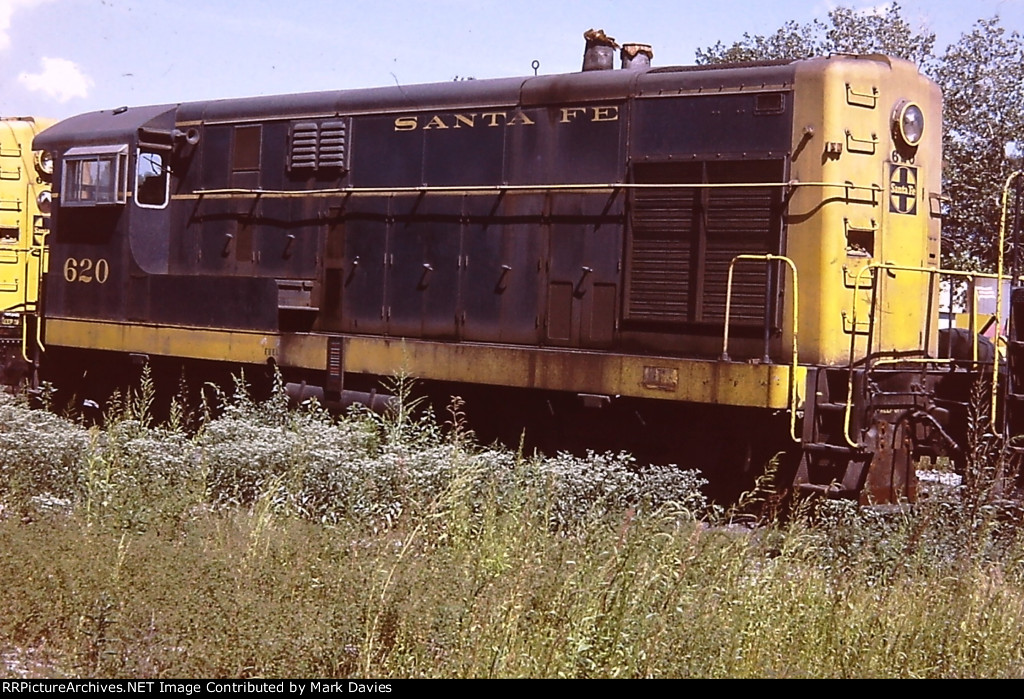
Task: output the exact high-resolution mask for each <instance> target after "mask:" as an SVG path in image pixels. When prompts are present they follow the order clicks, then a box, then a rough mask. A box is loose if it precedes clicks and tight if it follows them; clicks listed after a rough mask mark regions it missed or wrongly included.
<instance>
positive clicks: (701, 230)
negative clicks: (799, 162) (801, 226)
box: [624, 161, 781, 326]
mask: <svg viewBox="0 0 1024 699" xmlns="http://www.w3.org/2000/svg"><path fill="white" fill-rule="evenodd" d="M698 166H699V164H698ZM699 167H703V168H704V169H703V174H702V173H701V171H700V170H697V169H696V167H695V166H692V165H686V166H682V165H680V166H676V165H669V166H665V165H653V166H648V167H646V168H637V170H636V174H637V179H638V181H639V182H640V183H641V184H644V183H648V184H672V183H684V182H694V181H695V180H696V181H700V179H699V178H703V180H704V181H705V182H709V183H711V184H715V183H716V182H722V180H725V181H726V182H749V181H754V182H756V181H761V182H766V181H776V180H777V179H778V178H779V177H780V175H779V174H778V173H779V170H780V169H781V166H780V165H779V164H777V163H772V162H770V161H766V162H763V163H757V162H743V163H715V164H704V165H703V166H699ZM747 178H749V179H747ZM779 196H780V194H779V190H778V188H777V187H764V188H759V187H743V188H740V187H737V188H735V189H732V188H728V187H708V188H706V189H703V188H683V187H680V188H678V189H674V188H652V189H643V188H640V189H637V190H636V192H635V193H634V195H633V200H632V211H631V226H630V230H629V234H628V236H629V237H628V242H627V250H628V259H629V267H628V269H627V271H626V275H627V278H626V299H625V313H624V315H625V319H626V320H629V321H637V322H645V323H672V324H718V325H720V324H721V323H722V322H723V321H724V319H725V296H726V291H727V289H728V278H729V264H730V263H731V262H732V260H733V259H734V258H736V257H737V256H739V255H748V254H749V255H764V254H765V253H768V252H777V250H778V245H779V236H780V226H781V218H780V214H779V201H778V200H779ZM767 281H768V273H767V269H766V265H765V263H764V262H761V261H749V260H743V261H739V262H738V263H737V264H736V266H735V267H734V274H733V283H732V305H731V310H730V325H734V324H738V325H748V326H757V325H763V324H764V322H765V303H766V297H767V292H768V287H767ZM771 303H772V312H773V313H774V306H775V300H773V301H772V302H771Z"/></svg>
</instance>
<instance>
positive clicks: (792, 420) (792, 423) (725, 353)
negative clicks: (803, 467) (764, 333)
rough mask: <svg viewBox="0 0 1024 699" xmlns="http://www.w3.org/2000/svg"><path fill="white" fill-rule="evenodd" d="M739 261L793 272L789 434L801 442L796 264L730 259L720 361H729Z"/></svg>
mask: <svg viewBox="0 0 1024 699" xmlns="http://www.w3.org/2000/svg"><path fill="white" fill-rule="evenodd" d="M740 260H762V261H764V263H765V264H767V263H769V262H771V261H773V260H781V261H782V262H785V263H786V264H787V265H789V268H790V269H791V270H792V271H793V293H792V294H791V295H792V297H793V357H792V360H791V366H790V370H789V433H790V436H791V437H792V438H793V441H794V442H797V443H799V442H801V441H802V440H801V439H800V437H797V434H796V401H797V388H796V374H797V367H798V364H799V357H798V354H799V348H800V345H799V342H798V339H799V338H798V337H797V329H798V328H799V327H800V300H799V296H800V294H799V291H800V288H799V282H798V280H797V271H796V263H795V262H793V260H791V259H790V258H788V257H786V256H785V255H771V254H766V255H737V256H736V257H734V258H732V260H731V261H730V262H729V277H728V280H727V282H726V285H725V327H724V328H723V330H722V361H723V362H727V361H729V315H730V312H731V310H732V273H733V269H734V268H735V266H736V263H737V262H739V261H740Z"/></svg>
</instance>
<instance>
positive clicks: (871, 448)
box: [24, 38, 979, 502]
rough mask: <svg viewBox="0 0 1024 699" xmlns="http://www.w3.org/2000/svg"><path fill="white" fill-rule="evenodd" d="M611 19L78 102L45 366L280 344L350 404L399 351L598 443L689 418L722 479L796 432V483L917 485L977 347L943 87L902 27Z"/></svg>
mask: <svg viewBox="0 0 1024 699" xmlns="http://www.w3.org/2000/svg"><path fill="white" fill-rule="evenodd" d="M608 48H609V43H608V42H607V41H604V40H603V39H600V38H599V39H596V40H593V41H591V44H590V45H588V51H589V52H591V53H588V57H587V60H585V62H584V65H585V68H586V69H585V70H584V71H583V72H581V73H577V74H570V75H554V76H533V77H525V78H515V79H501V80H474V81H469V82H457V83H447V84H438V85H421V86H406V87H402V88H399V87H395V88H381V89H372V90H351V91H337V92H323V93H314V94H305V95H289V96H278V97H260V98H250V99H237V100H220V101H215V102H201V103H188V104H179V105H162V106H152V107H142V108H121V109H117V110H112V111H103V112H95V113H91V114H85V115H81V116H79V117H74V118H71V119H68V120H65V121H62V122H60V123H59V124H57V125H55V126H53V127H52V128H50V129H48V130H47V131H46V132H45V133H43V134H41V135H40V136H38V137H37V138H36V140H35V148H37V149H38V150H40V151H46V152H49V153H53V154H54V158H55V163H56V168H55V171H54V194H53V196H54V212H53V225H52V234H51V236H50V244H51V245H50V259H51V261H52V262H51V266H52V269H51V271H50V273H49V274H48V275H47V282H46V300H47V305H46V309H45V318H46V322H45V329H44V338H43V339H42V344H43V345H45V348H46V352H45V355H44V356H45V360H44V363H43V368H44V370H46V369H47V367H52V368H53V370H54V371H59V372H63V373H64V374H65V377H66V378H67V377H71V378H74V377H73V376H71V375H72V374H75V372H77V375H78V376H81V375H84V374H85V373H86V370H87V368H88V367H89V366H93V365H94V363H95V362H98V361H99V362H103V363H104V366H106V367H114V366H117V363H118V362H121V361H123V362H125V363H127V362H128V360H129V358H136V359H138V358H139V357H145V358H148V359H149V360H150V361H153V362H155V363H158V364H162V365H166V366H173V367H177V366H178V365H179V364H181V363H182V362H187V363H192V364H196V365H199V366H203V365H212V364H222V365H225V366H237V365H238V364H243V365H245V364H247V365H262V364H266V363H271V364H274V365H276V366H277V367H278V368H279V369H280V370H281V371H282V373H283V374H284V375H285V377H286V379H287V380H288V381H289V382H290V385H291V388H292V390H294V392H295V393H296V395H299V396H304V395H310V394H315V395H317V396H318V397H320V398H321V399H322V400H324V401H327V402H338V403H342V404H344V403H349V402H352V401H354V400H373V396H372V390H371V389H372V386H373V385H374V384H373V382H375V381H377V380H378V379H379V378H380V377H382V376H388V375H391V374H393V373H395V372H396V371H399V370H400V371H404V372H407V373H408V374H410V375H413V376H416V377H419V378H421V379H423V380H425V381H427V382H428V383H430V382H433V383H435V384H437V385H438V386H441V387H443V388H444V389H445V390H458V391H459V392H473V391H477V392H478V393H479V394H480V395H495V394H497V395H501V396H503V398H502V399H501V402H500V403H499V404H498V405H497V406H496V407H495V408H494V409H495V410H498V411H504V413H503V414H504V415H505V419H507V420H508V421H509V422H512V423H515V422H516V418H517V416H523V415H526V416H529V417H531V418H532V419H534V421H535V422H536V423H538V424H544V423H549V428H550V424H556V425H559V424H561V423H558V422H557V421H558V420H559V419H560V418H559V417H558V415H559V413H560V411H562V409H563V408H565V411H564V412H565V413H571V412H572V411H573V409H575V408H579V410H578V414H574V415H575V417H574V418H573V425H574V426H576V427H581V429H582V431H583V433H584V441H586V440H587V439H590V440H592V441H593V442H594V443H595V445H598V444H602V443H603V440H604V439H605V438H607V437H609V435H613V434H615V435H619V436H625V437H626V442H625V444H626V446H628V447H629V448H633V449H634V450H635V451H640V452H643V450H644V449H645V448H646V447H650V446H651V445H658V446H666V445H686V444H690V445H696V446H695V447H693V448H692V449H691V453H693V454H694V457H695V458H694V461H695V462H696V465H699V466H701V467H703V468H704V469H705V472H707V473H708V475H709V477H711V478H712V480H714V479H716V478H719V479H725V480H727V481H734V482H735V483H737V484H738V483H740V482H741V481H742V482H744V483H745V482H747V481H749V479H750V478H751V477H752V475H753V474H754V471H755V470H756V468H757V467H759V466H761V465H762V464H763V463H764V459H765V458H766V457H767V456H768V455H770V452H772V451H773V450H775V449H776V448H778V447H783V448H788V449H790V451H791V452H792V453H794V454H795V455H796V456H797V457H798V458H797V459H795V460H794V463H795V464H796V465H795V466H794V471H795V472H794V473H793V478H794V479H795V485H796V487H798V488H799V489H801V490H804V491H812V492H820V493H823V494H825V495H828V496H832V497H847V498H854V499H859V500H861V501H862V502H895V501H899V500H902V499H907V498H913V497H914V495H915V484H916V481H915V476H914V471H913V459H914V458H915V457H916V456H917V455H920V454H924V453H932V454H935V453H955V452H956V451H957V450H958V449H959V448H960V447H959V444H958V442H959V441H961V440H960V439H959V438H958V435H959V434H960V432H962V430H961V429H960V428H959V427H958V425H957V424H956V423H957V421H961V422H962V420H961V417H962V407H963V405H964V404H965V402H966V400H967V398H966V396H967V392H968V390H969V386H970V384H971V382H972V381H973V379H974V377H975V376H976V373H977V371H975V370H976V369H977V368H978V366H979V364H978V363H972V364H970V365H969V366H968V365H957V364H954V363H952V362H951V361H950V360H940V359H938V358H937V356H938V349H939V342H938V337H939V325H938V321H939V307H938V302H939V288H940V283H941V282H942V276H941V274H940V270H939V249H940V215H941V214H940V209H939V207H940V203H941V200H942V194H941V172H940V169H941V158H942V153H941V150H942V148H941V95H940V93H939V90H938V88H937V86H936V85H935V84H934V83H932V82H931V81H930V80H928V79H927V78H926V77H924V76H923V75H921V74H920V73H919V72H918V70H917V69H916V67H915V66H913V65H912V64H910V63H908V62H906V61H902V60H898V59H894V58H888V57H885V56H881V55H867V56H854V55H835V56H830V57H827V58H812V59H807V60H798V61H776V62H766V63H757V64H742V65H730V66H716V67H700V68H692V67H661V68H652V67H650V65H649V62H648V61H645V60H637V57H638V56H639V57H640V58H641V59H642V58H644V57H645V56H646V57H648V58H649V56H650V50H649V48H647V47H642V46H641V47H636V46H632V47H629V48H628V49H624V51H623V56H624V64H626V65H627V67H624V68H622V69H619V70H616V69H614V68H613V67H612V66H611V65H610V63H609V62H608V61H607V60H605V57H606V56H607V53H608ZM24 225H27V224H24ZM28 253H30V254H31V253H32V251H31V250H29V251H28ZM26 259H27V258H26ZM40 259H42V258H40ZM952 274H953V275H954V276H955V274H956V273H952ZM34 300H35V299H34V297H33V298H32V301H34ZM25 303H26V304H28V305H26V308H29V307H30V301H29V300H28V299H26V301H25ZM94 376H95V372H94ZM83 390H84V391H85V392H86V393H87V392H88V390H90V389H88V388H86V389H83ZM97 390H98V389H97ZM566 424H568V423H566ZM541 429H543V428H541ZM554 429H555V430H559V429H561V428H560V427H555V428H554Z"/></svg>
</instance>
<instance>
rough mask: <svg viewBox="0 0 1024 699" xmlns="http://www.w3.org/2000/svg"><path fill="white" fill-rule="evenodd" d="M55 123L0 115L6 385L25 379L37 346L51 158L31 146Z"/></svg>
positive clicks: (0, 279)
mask: <svg viewBox="0 0 1024 699" xmlns="http://www.w3.org/2000/svg"><path fill="white" fill-rule="evenodd" d="M53 123H54V122H53V120H50V119H36V118H33V117H5V118H0V381H2V382H3V383H4V384H7V385H14V384H17V383H18V382H19V381H21V380H22V379H23V378H24V376H25V374H26V372H27V370H28V368H29V366H30V364H31V362H32V359H31V358H32V356H33V354H34V352H35V349H36V348H37V347H38V346H39V343H38V339H37V337H36V333H37V329H38V323H37V322H36V318H37V303H38V300H39V289H40V282H41V280H42V276H43V274H44V271H45V269H46V262H47V261H46V235H47V233H48V231H49V225H48V222H47V219H48V218H49V215H50V203H51V180H52V175H53V161H52V159H51V158H50V157H49V155H48V154H47V153H45V152H34V151H33V150H32V139H33V138H35V136H36V134H38V133H39V132H40V131H42V130H43V129H45V128H47V127H48V126H50V125H51V124H53Z"/></svg>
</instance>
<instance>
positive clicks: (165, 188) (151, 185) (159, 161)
mask: <svg viewBox="0 0 1024 699" xmlns="http://www.w3.org/2000/svg"><path fill="white" fill-rule="evenodd" d="M170 179H171V178H170V170H169V169H168V168H167V164H166V160H165V156H164V154H162V153H156V152H152V151H147V150H142V149H139V152H138V156H137V157H136V160H135V203H137V204H138V205H139V206H141V207H144V208H148V209H162V208H163V207H165V206H167V200H168V198H169V196H168V195H169V193H170V184H171V182H170Z"/></svg>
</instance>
